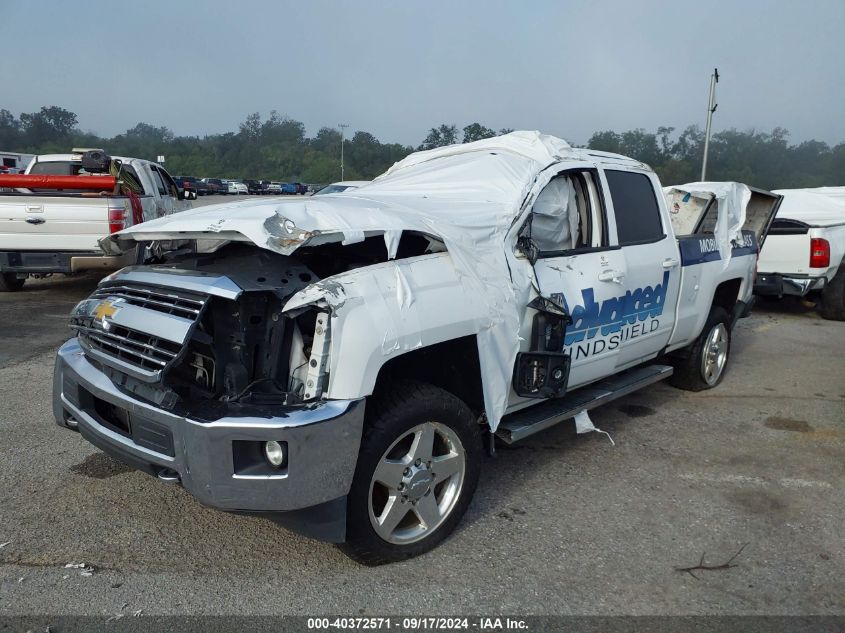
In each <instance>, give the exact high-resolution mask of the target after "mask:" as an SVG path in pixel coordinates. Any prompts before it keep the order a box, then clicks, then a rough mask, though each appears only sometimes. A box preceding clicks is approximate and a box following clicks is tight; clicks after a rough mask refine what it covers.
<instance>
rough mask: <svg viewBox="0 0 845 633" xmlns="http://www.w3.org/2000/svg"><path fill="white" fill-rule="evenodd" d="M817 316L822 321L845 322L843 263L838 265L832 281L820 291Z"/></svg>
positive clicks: (844, 263)
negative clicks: (820, 296) (820, 297)
mask: <svg viewBox="0 0 845 633" xmlns="http://www.w3.org/2000/svg"><path fill="white" fill-rule="evenodd" d="M818 309H819V314H820V315H821V317H822V318H823V319H830V320H831V321H845V261H843V262H842V263H841V264H839V270H837V271H836V275H834V277H833V279H831V280H830V283H829V284H827V285H826V286H825V287H824V290H822V301H821V305H819V308H818Z"/></svg>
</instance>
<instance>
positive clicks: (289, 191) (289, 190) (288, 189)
mask: <svg viewBox="0 0 845 633" xmlns="http://www.w3.org/2000/svg"><path fill="white" fill-rule="evenodd" d="M282 193H283V194H285V195H289V196H292V195H294V194H295V193H296V183H293V182H286V183H283V184H282Z"/></svg>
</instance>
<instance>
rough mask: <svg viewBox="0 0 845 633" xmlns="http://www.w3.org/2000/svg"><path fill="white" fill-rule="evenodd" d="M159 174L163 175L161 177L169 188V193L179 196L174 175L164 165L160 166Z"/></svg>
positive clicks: (175, 196)
mask: <svg viewBox="0 0 845 633" xmlns="http://www.w3.org/2000/svg"><path fill="white" fill-rule="evenodd" d="M158 171H159V174H160V175H161V179H162V180H163V181H164V188H165V189H166V190H167V194H168V195H169V196H173V197H174V198H177V197H178V195H179V192H178V189H177V187H176V181H175V180H173V177H172V176H171V175H170V174H168V173H167V170H166V169H164V168H163V167H159V168H158Z"/></svg>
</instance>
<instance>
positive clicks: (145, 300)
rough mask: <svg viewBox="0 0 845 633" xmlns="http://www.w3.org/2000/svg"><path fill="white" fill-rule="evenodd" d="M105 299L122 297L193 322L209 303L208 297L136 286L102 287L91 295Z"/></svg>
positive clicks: (127, 300)
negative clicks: (207, 302)
mask: <svg viewBox="0 0 845 633" xmlns="http://www.w3.org/2000/svg"><path fill="white" fill-rule="evenodd" d="M105 297H120V298H122V299H125V300H126V302H127V303H131V304H132V305H136V306H139V307H141V308H147V309H148V310H155V311H157V312H164V313H165V314H173V315H176V316H180V317H182V318H184V319H191V320H192V321H193V320H196V318H197V316H199V313H200V312H202V309H203V307H204V306H205V303H206V301H208V297H207V296H206V297H204V296H202V295H195V294H189V293H183V292H174V291H171V290H169V289H165V288H155V287H152V286H142V285H136V284H132V285H128V284H119V285H114V286H101V287H100V288H97V290H95V291H94V294H92V295H91V298H92V299H100V298H105Z"/></svg>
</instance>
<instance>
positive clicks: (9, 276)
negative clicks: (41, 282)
mask: <svg viewBox="0 0 845 633" xmlns="http://www.w3.org/2000/svg"><path fill="white" fill-rule="evenodd" d="M25 281H26V277H18V274H17V273H0V292H17V291H18V290H20V289H21V288H23V284H24V282H25Z"/></svg>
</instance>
